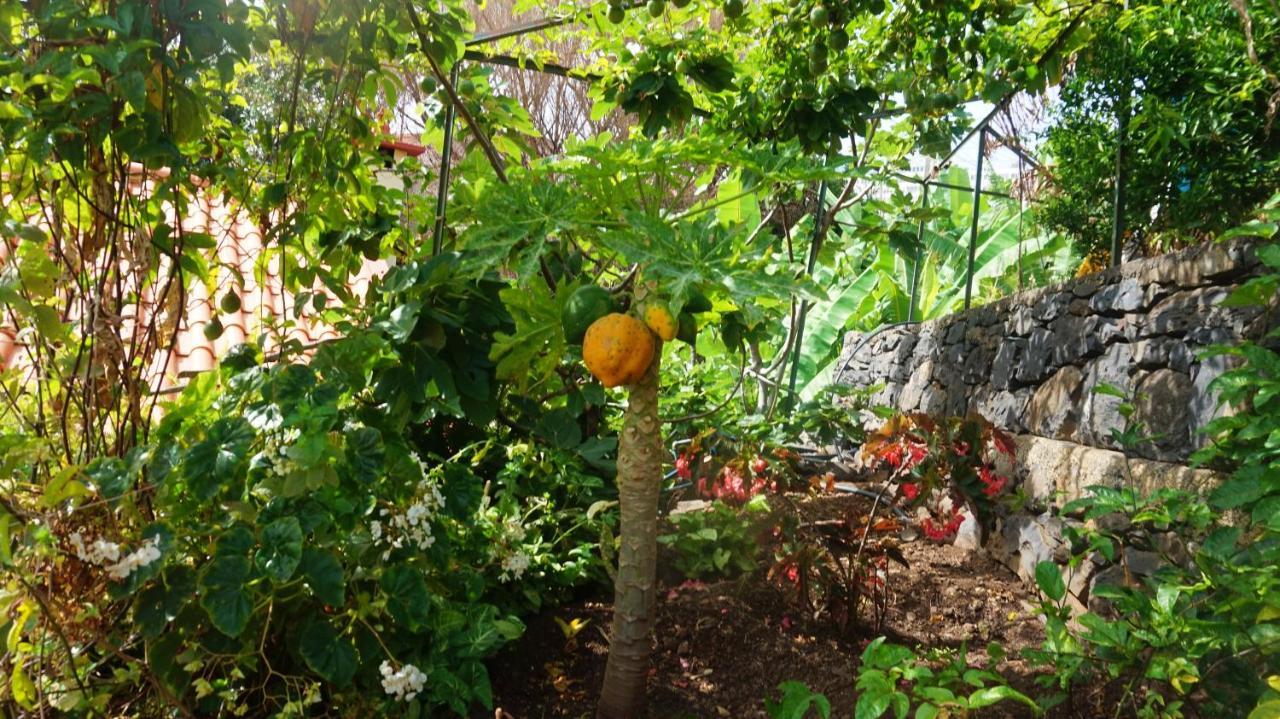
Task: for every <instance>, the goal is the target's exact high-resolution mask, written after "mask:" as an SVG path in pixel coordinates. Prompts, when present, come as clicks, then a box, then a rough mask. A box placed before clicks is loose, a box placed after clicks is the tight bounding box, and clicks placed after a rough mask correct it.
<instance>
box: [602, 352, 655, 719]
mask: <svg viewBox="0 0 1280 719" xmlns="http://www.w3.org/2000/svg"><path fill="white" fill-rule="evenodd" d="M654 342H655V344H656V347H655V348H654V357H653V364H651V365H650V366H649V370H648V371H647V372H645V375H644V377H643V378H642V379H641V380H640V381H639V382H637V383H636V384H634V385H632V386H631V393H630V396H629V397H628V399H627V413H626V416H625V417H624V418H623V423H622V437H621V439H620V440H619V442H618V505H619V507H618V508H619V510H620V513H621V515H622V525H621V528H620V529H619V537H620V539H621V546H620V547H619V549H618V574H617V577H616V579H615V580H614V585H613V629H612V633H611V636H610V642H609V662H608V664H607V665H606V666H605V672H604V689H603V690H602V691H601V692H600V705H599V706H598V707H597V709H596V717H597V718H598V719H636V718H637V717H642V716H644V713H645V708H646V705H647V697H646V691H645V679H646V677H647V676H648V673H649V653H650V639H649V636H650V633H651V629H652V622H653V605H654V598H655V591H656V590H655V584H656V579H655V574H656V572H657V564H658V561H657V560H658V493H659V491H660V489H661V484H662V431H661V425H660V424H659V423H658V365H659V364H660V362H661V358H662V341H661V340H658V339H657V338H654Z"/></svg>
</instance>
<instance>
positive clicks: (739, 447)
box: [674, 430, 797, 506]
mask: <svg viewBox="0 0 1280 719" xmlns="http://www.w3.org/2000/svg"><path fill="white" fill-rule="evenodd" d="M796 460H797V457H796V455H795V453H794V452H791V451H790V450H788V449H786V448H783V447H771V446H769V445H767V444H763V443H750V442H744V441H735V440H733V439H732V438H729V437H727V436H725V435H724V434H721V433H718V432H716V431H715V430H705V431H703V432H700V433H698V434H696V435H694V436H693V437H692V438H691V439H690V441H689V442H688V444H686V445H685V446H684V447H683V448H682V449H681V450H680V451H679V452H678V453H677V454H676V457H675V462H674V464H675V471H676V476H677V477H679V479H680V481H682V482H689V483H690V485H692V489H693V491H694V494H696V495H697V496H698V497H699V498H701V499H710V500H721V501H723V502H725V503H727V504H731V505H734V506H741V505H743V504H745V503H746V502H747V501H748V500H750V499H751V498H752V497H754V496H756V495H758V494H762V493H776V492H781V491H786V490H787V489H788V488H790V487H791V485H792V484H793V482H794V480H795V479H796V469H795V463H796Z"/></svg>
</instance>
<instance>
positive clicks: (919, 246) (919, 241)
mask: <svg viewBox="0 0 1280 719" xmlns="http://www.w3.org/2000/svg"><path fill="white" fill-rule="evenodd" d="M920 187H921V189H920V209H921V210H922V211H923V210H927V209H929V183H927V182H925V183H922V184H921V186H920ZM923 264H924V218H923V217H921V218H920V226H919V227H918V228H917V229H916V261H915V265H914V266H913V267H912V268H911V299H910V300H908V301H907V321H908V322H915V319H916V297H918V296H919V293H920V289H919V288H920V266H921V265H923Z"/></svg>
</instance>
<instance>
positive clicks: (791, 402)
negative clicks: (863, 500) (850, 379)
mask: <svg viewBox="0 0 1280 719" xmlns="http://www.w3.org/2000/svg"><path fill="white" fill-rule="evenodd" d="M826 200H827V181H826V180H823V181H821V182H819V183H818V205H817V207H816V208H815V209H814V211H813V242H812V243H810V245H809V262H808V264H807V265H806V266H805V273H806V275H807V276H810V277H812V276H813V267H814V265H816V264H817V262H818V252H819V251H820V250H821V249H822V231H823V229H824V228H823V226H822V213H823V212H824V211H825V208H826ZM808 314H809V302H808V301H807V300H801V302H800V312H799V313H798V315H797V317H796V339H795V350H794V351H793V354H792V357H791V381H790V382H788V383H787V407H789V408H790V407H795V404H796V376H797V373H799V371H800V353H801V349H802V347H801V345H803V344H804V318H805V316H806V315H808Z"/></svg>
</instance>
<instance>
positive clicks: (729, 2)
mask: <svg viewBox="0 0 1280 719" xmlns="http://www.w3.org/2000/svg"><path fill="white" fill-rule="evenodd" d="M744 9H745V7H744V6H743V4H742V0H725V3H724V16H725V17H727V18H729V19H730V20H736V19H737V18H740V17H742V11H743V10H744Z"/></svg>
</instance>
